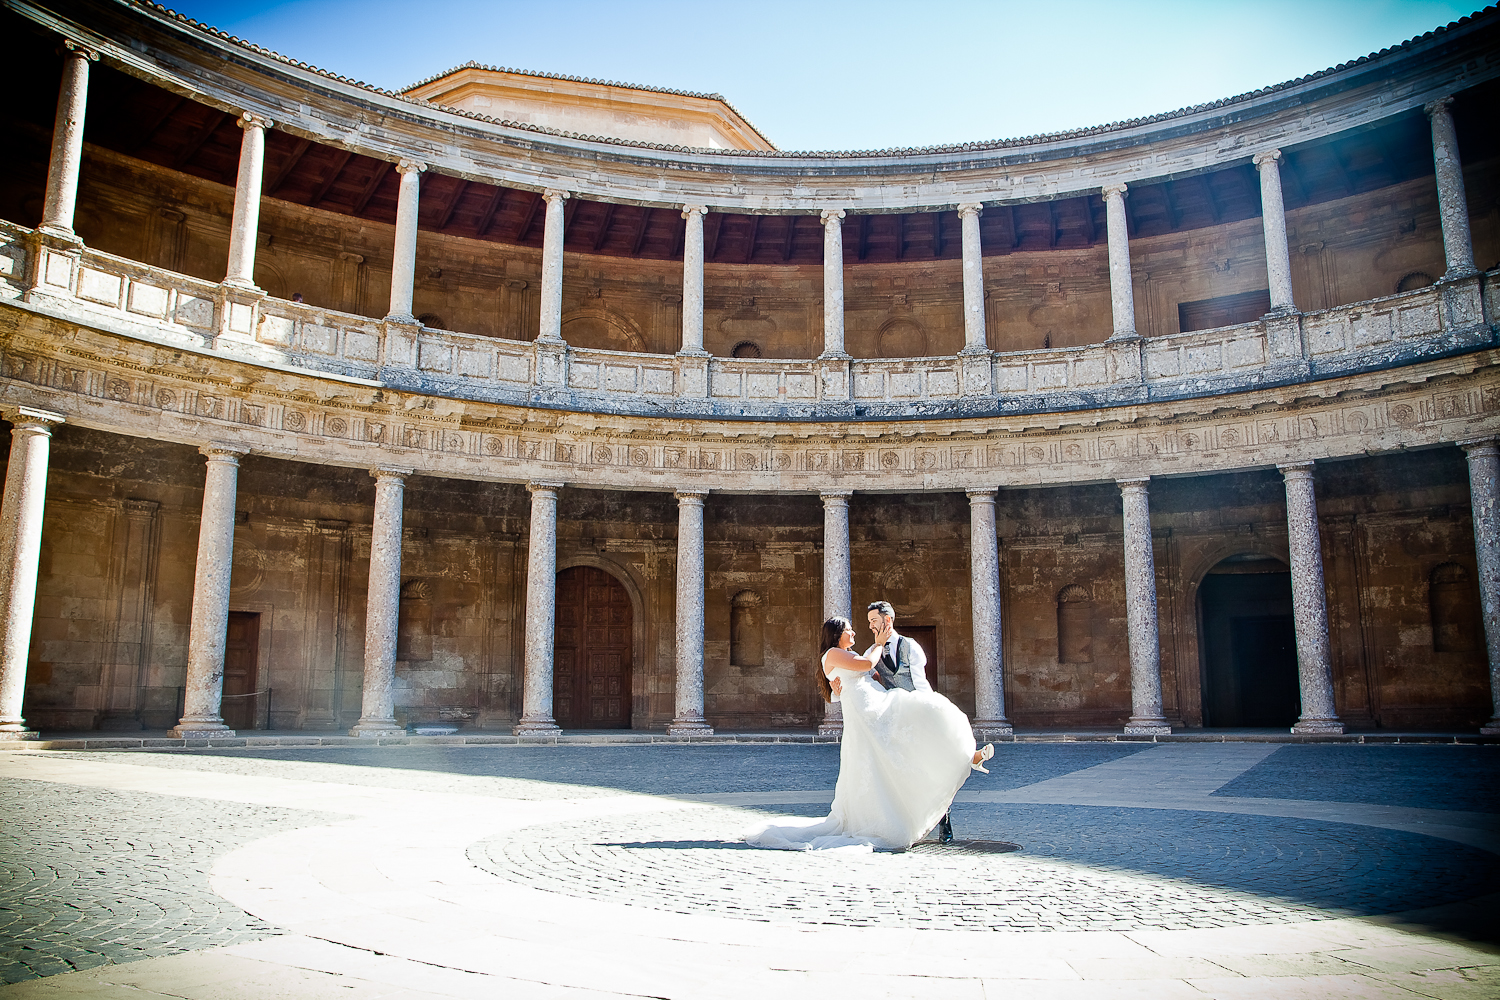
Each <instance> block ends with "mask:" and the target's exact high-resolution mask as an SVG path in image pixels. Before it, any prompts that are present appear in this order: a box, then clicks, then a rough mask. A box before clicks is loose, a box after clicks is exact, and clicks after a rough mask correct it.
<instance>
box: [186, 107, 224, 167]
mask: <svg viewBox="0 0 1500 1000" xmlns="http://www.w3.org/2000/svg"><path fill="white" fill-rule="evenodd" d="M232 117H233V115H229V114H226V113H225V112H223V111H213V110H210V111H209V115H208V117H207V118H206V119H204V121H203V124H202V125H199V126H198V131H196V132H194V133H193V135H192V137H191V138H190V139H188V142H187V145H186V146H184V147H182V149H181V150H180V151H179V152H178V154H177V158H176V159H175V160H173V161H172V169H174V170H181V169H182V168H183V167H185V166H187V165H188V162H189V161H190V160H192V158H193V157H195V156H197V155H198V150H200V149H202V148H203V147H204V145H205V144H206V143H207V142H208V140H209V139H211V138H213V134H214V133H215V132H217V131H219V126H221V125H223V124H224V123H225V122H227V121H229V120H230V118H232Z"/></svg>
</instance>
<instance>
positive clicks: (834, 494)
mask: <svg viewBox="0 0 1500 1000" xmlns="http://www.w3.org/2000/svg"><path fill="white" fill-rule="evenodd" d="M818 496H820V497H822V498H823V504H824V506H827V505H829V504H847V503H848V502H849V498H850V497H852V496H854V491H853V490H819V491H818Z"/></svg>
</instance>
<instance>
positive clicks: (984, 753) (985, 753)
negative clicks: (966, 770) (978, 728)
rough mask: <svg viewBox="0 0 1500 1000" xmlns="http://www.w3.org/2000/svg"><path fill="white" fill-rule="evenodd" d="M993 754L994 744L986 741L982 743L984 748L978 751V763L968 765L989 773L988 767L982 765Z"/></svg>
mask: <svg viewBox="0 0 1500 1000" xmlns="http://www.w3.org/2000/svg"><path fill="white" fill-rule="evenodd" d="M993 756H995V744H993V743H986V744H985V745H984V749H983V750H980V751H979V763H978V764H973V763H971V764H970V765H969V767H970V768H972V769H973V770H975V771H983V772H984V773H985V774H989V773H990V769H989V768H987V767H985V766H984V762H985V761H987V760H989V759H990V758H991V757H993Z"/></svg>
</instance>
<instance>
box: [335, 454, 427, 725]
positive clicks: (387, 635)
mask: <svg viewBox="0 0 1500 1000" xmlns="http://www.w3.org/2000/svg"><path fill="white" fill-rule="evenodd" d="M412 471H413V470H411V469H397V468H390V467H387V466H381V467H379V468H374V469H371V470H370V475H372V476H374V477H375V517H374V523H373V524H372V525H371V526H370V584H369V588H368V590H367V591H366V596H365V678H364V688H363V694H362V697H361V698H360V709H359V721H358V722H356V723H355V724H354V728H352V729H350V730H349V735H350V736H390V735H392V734H395V733H400V732H404V731H405V730H404V729H403V728H402V727H401V726H398V725H397V724H396V698H395V686H396V625H397V622H398V620H399V618H400V615H401V512H402V504H403V501H404V500H405V496H406V477H407V476H410V475H411V474H412Z"/></svg>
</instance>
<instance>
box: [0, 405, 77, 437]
mask: <svg viewBox="0 0 1500 1000" xmlns="http://www.w3.org/2000/svg"><path fill="white" fill-rule="evenodd" d="M0 416H3V417H4V418H5V419H6V420H8V421H10V423H11V425H12V426H14V427H17V428H20V427H34V428H38V429H46V430H49V431H50V430H51V429H52V428H53V427H55V426H57V425H58V424H64V423H67V422H68V418H67V417H65V416H63V415H62V414H61V413H54V412H53V411H51V410H39V409H37V408H36V407H34V406H6V407H3V408H0Z"/></svg>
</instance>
